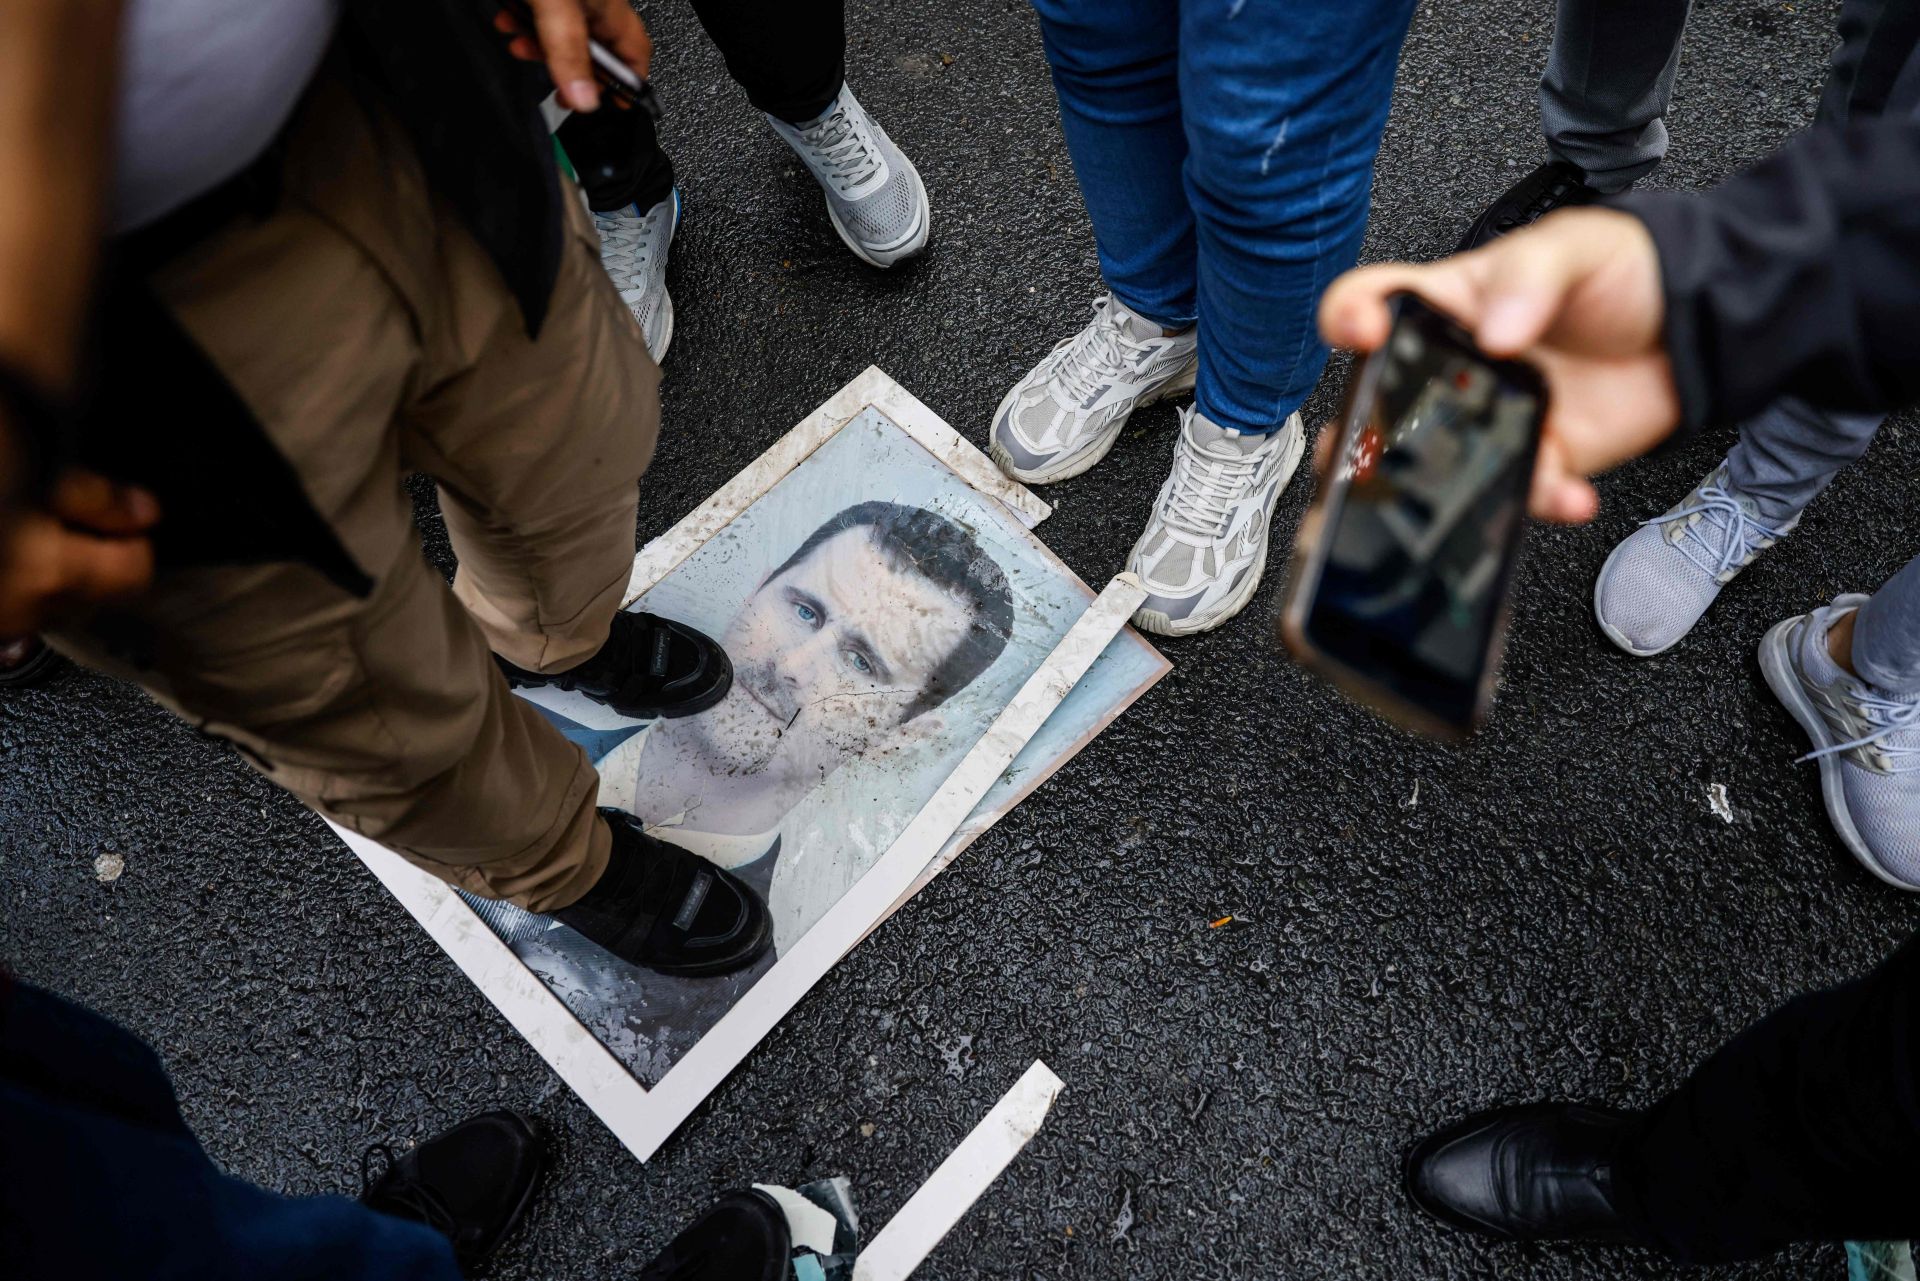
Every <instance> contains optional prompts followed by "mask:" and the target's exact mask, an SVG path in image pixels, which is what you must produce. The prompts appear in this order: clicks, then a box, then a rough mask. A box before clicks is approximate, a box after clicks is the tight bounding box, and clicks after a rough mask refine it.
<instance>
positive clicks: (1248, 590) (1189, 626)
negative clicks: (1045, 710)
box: [1128, 428, 1307, 636]
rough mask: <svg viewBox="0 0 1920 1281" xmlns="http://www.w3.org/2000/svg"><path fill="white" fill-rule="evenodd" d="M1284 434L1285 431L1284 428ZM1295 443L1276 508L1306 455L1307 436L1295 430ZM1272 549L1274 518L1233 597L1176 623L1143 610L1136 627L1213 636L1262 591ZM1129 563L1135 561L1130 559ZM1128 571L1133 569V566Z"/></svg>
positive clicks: (1278, 489) (1278, 490) (1160, 633)
mask: <svg viewBox="0 0 1920 1281" xmlns="http://www.w3.org/2000/svg"><path fill="white" fill-rule="evenodd" d="M1282 430H1283V431H1284V430H1285V428H1282ZM1292 435H1293V439H1292V441H1290V442H1289V443H1288V445H1287V455H1286V457H1285V459H1284V460H1283V461H1282V462H1281V464H1280V483H1279V484H1278V485H1276V486H1274V491H1273V494H1274V505H1275V506H1276V507H1277V506H1278V505H1279V501H1280V495H1281V494H1283V493H1285V492H1286V489H1287V486H1288V485H1289V484H1291V483H1292V482H1293V474H1294V473H1295V472H1296V471H1298V470H1300V459H1301V457H1302V456H1303V455H1304V454H1305V453H1306V449H1307V433H1306V432H1305V431H1304V430H1296V431H1294V432H1293V433H1292ZM1272 546H1273V516H1272V514H1271V513H1269V514H1268V516H1267V536H1266V537H1265V538H1263V539H1261V540H1260V551H1259V553H1258V554H1257V555H1255V556H1254V558H1253V569H1252V570H1251V571H1250V572H1249V573H1248V574H1247V576H1246V577H1245V578H1244V579H1242V580H1241V583H1240V585H1239V586H1238V587H1236V588H1234V589H1233V593H1232V594H1231V595H1229V596H1228V597H1226V598H1225V599H1224V600H1222V601H1221V602H1220V603H1219V604H1218V605H1216V606H1214V607H1213V608H1212V609H1211V610H1208V611H1207V612H1205V613H1202V614H1195V615H1192V616H1190V617H1187V618H1181V619H1174V618H1170V617H1168V616H1167V615H1166V614H1164V613H1162V612H1161V611H1159V610H1156V609H1142V610H1140V611H1138V612H1137V613H1135V614H1134V616H1133V625H1134V626H1135V627H1138V628H1139V629H1140V630H1141V631H1143V632H1152V633H1153V634H1154V635H1155V636H1193V635H1196V634H1198V633H1200V632H1210V631H1212V630H1213V629H1214V628H1216V627H1218V626H1220V625H1221V624H1222V623H1224V622H1226V621H1227V620H1228V619H1231V618H1233V617H1234V616H1235V615H1237V614H1239V613H1240V612H1241V611H1242V610H1244V609H1245V608H1246V607H1247V606H1248V605H1249V604H1251V603H1252V602H1253V594H1254V593H1255V592H1256V591H1258V590H1259V589H1260V580H1261V579H1262V578H1264V577H1265V576H1266V572H1267V550H1268V549H1269V548H1270V547H1272ZM1128 559H1129V560H1131V559H1132V557H1128ZM1128 568H1132V566H1131V565H1129V566H1128Z"/></svg>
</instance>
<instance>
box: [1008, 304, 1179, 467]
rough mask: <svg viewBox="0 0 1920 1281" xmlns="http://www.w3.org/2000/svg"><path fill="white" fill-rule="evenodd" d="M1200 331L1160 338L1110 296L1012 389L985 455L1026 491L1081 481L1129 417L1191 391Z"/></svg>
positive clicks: (1152, 326) (1156, 327)
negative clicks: (1072, 479)
mask: <svg viewBox="0 0 1920 1281" xmlns="http://www.w3.org/2000/svg"><path fill="white" fill-rule="evenodd" d="M1198 346H1199V339H1198V337H1197V336H1196V332H1195V328H1191V327H1190V328H1188V329H1187V331H1186V332H1185V333H1179V334H1163V333H1161V332H1160V326H1159V325H1156V324H1154V323H1153V322H1152V321H1150V320H1147V319H1145V318H1144V317H1141V316H1137V315H1135V314H1134V313H1133V312H1131V311H1129V310H1127V308H1126V307H1125V306H1124V305H1122V304H1121V303H1119V302H1116V301H1115V300H1114V298H1113V296H1112V295H1110V294H1103V295H1101V296H1100V297H1098V298H1096V299H1094V300H1093V320H1092V322H1091V323H1090V324H1088V325H1087V327H1086V328H1085V329H1082V330H1081V331H1080V332H1079V333H1077V334H1075V335H1074V336H1073V337H1071V338H1068V339H1066V340H1065V341H1064V342H1062V343H1060V344H1059V345H1058V346H1056V347H1055V348H1054V349H1053V350H1052V351H1050V352H1048V353H1047V356H1046V358H1045V359H1044V360H1042V361H1041V362H1040V363H1039V364H1037V365H1035V366H1034V367H1033V369H1032V370H1031V371H1029V372H1028V374H1027V376H1026V377H1025V378H1022V379H1021V380H1020V381H1019V382H1017V383H1015V384H1014V385H1013V390H1011V391H1009V392H1008V393H1007V394H1006V396H1005V398H1003V399H1002V400H1001V401H1000V407H999V408H998V409H996V410H994V411H993V441H992V444H991V445H990V446H989V447H988V452H989V453H991V454H992V455H993V461H994V462H996V463H998V464H1000V470H1001V471H1003V472H1005V473H1007V475H1009V476H1011V477H1013V478H1014V479H1015V480H1018V481H1024V482H1025V483H1027V484H1029V485H1047V484H1051V483H1053V482H1054V481H1056V480H1065V479H1067V478H1068V477H1069V476H1078V475H1079V474H1080V473H1081V472H1083V471H1085V470H1087V469H1088V468H1089V467H1091V466H1093V465H1094V464H1095V463H1097V462H1099V461H1100V460H1101V459H1102V458H1105V457H1106V456H1107V451H1108V450H1110V449H1112V448H1113V442H1114V441H1116V440H1118V439H1120V429H1121V428H1122V427H1124V426H1126V425H1127V415H1129V414H1131V413H1132V412H1133V411H1134V410H1136V409H1139V408H1140V407H1142V406H1144V405H1151V404H1152V403H1153V402H1154V401H1156V400H1164V399H1166V398H1167V397H1168V396H1177V395H1179V394H1180V393H1181V392H1184V391H1191V390H1192V389H1193V378H1194V370H1195V368H1196V367H1197V365H1198V357H1197V355H1196V352H1197V350H1198Z"/></svg>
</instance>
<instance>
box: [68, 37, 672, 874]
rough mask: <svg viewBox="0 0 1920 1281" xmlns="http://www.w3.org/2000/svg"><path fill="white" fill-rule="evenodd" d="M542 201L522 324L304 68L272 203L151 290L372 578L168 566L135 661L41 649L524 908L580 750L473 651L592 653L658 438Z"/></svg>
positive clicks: (652, 387) (593, 826)
mask: <svg viewBox="0 0 1920 1281" xmlns="http://www.w3.org/2000/svg"><path fill="white" fill-rule="evenodd" d="M563 203H564V204H565V206H566V209H567V217H568V235H567V242H566V245H565V247H564V250H563V254H562V261H561V265H560V277H559V284H558V286H557V288H556V289H555V291H554V295H553V300H552V306H551V310H550V312H549V314H548V317H547V320H546V323H545V325H544V327H543V328H542V330H541V332H540V337H539V340H538V341H537V342H535V341H530V340H529V339H528V337H527V334H526V330H525V327H524V325H523V323H522V320H521V315H520V312H519V310H518V308H517V306H516V305H515V302H514V299H513V297H512V296H511V295H510V294H509V293H508V291H507V288H506V285H505V284H504V282H503V281H502V279H501V278H500V276H499V274H498V272H497V271H496V270H495V268H494V267H493V265H492V263H491V261H490V260H489V259H488V258H487V257H486V256H485V254H484V253H483V252H482V250H481V249H480V247H479V245H478V244H477V243H476V242H475V241H474V240H473V239H472V237H471V236H469V235H468V234H467V233H466V232H465V231H464V230H463V229H462V228H461V226H460V225H459V224H458V223H457V222H456V220H455V219H454V217H453V215H452V214H451V212H450V211H449V210H448V208H447V207H446V206H445V205H444V204H442V203H441V202H440V201H439V200H437V199H436V198H435V197H434V196H433V194H432V193H431V192H430V191H429V190H428V188H427V186H426V183H425V180H424V178H423V177H422V175H421V172H420V167H419V163H418V159H417V157H416V155H415V154H414V152H413V150H412V148H411V144H410V143H409V142H408V141H407V139H406V138H405V136H404V135H403V134H401V133H400V131H399V130H398V128H397V127H396V126H395V125H393V123H392V122H391V121H389V120H387V119H385V118H384V117H381V116H378V115H375V114H370V113H369V111H368V110H367V109H365V108H364V107H362V106H361V105H360V103H358V102H357V101H356V100H355V98H354V96H353V95H352V94H351V93H350V92H349V91H348V90H347V89H346V88H345V87H344V86H343V85H341V84H339V83H337V82H335V81H333V80H331V79H329V78H328V77H327V76H326V74H325V73H323V75H322V78H321V79H320V80H319V81H317V82H316V84H315V86H314V88H313V89H312V90H311V91H310V92H309V94H308V96H307V99H306V101H305V102H304V103H303V105H302V106H301V108H300V111H299V114H298V115H297V116H296V118H295V121H294V124H293V132H292V134H291V136H290V147H289V157H288V163H287V167H286V182H285V196H284V199H283V201H282V204H281V207H280V209H279V210H278V212H276V213H275V214H274V215H273V216H272V217H270V218H268V219H267V220H265V221H263V222H253V221H246V220H242V221H240V222H237V223H235V224H234V225H232V226H231V227H229V228H226V229H224V230H223V231H221V232H219V233H217V234H216V235H214V236H213V237H212V238H210V239H209V240H207V241H206V242H204V243H202V244H200V245H198V246H196V247H195V248H193V249H191V250H189V251H188V252H187V253H186V254H185V255H183V256H182V257H180V258H178V259H177V260H175V261H173V262H171V263H170V264H169V265H168V266H167V267H166V268H165V269H164V270H163V271H162V273H161V274H160V275H159V276H158V277H156V279H155V284H156V287H157V289H158V291H159V293H160V296H161V298H162V299H163V300H164V301H165V303H166V304H167V305H168V306H169V307H170V308H171V309H172V310H173V312H174V313H175V314H176V315H177V316H178V317H179V319H180V321H181V323H182V324H183V325H184V326H185V327H186V329H187V330H188V332H189V333H191V334H192V335H193V337H194V338H195V339H196V340H197V341H198V342H199V343H200V345H201V346H202V347H203V348H204V349H205V351H206V352H207V354H208V355H209V356H210V357H211V358H212V359H213V361H214V363H215V364H216V365H217V366H218V367H219V368H220V369H221V371H222V372H223V373H224V374H225V375H226V377H227V379H228V381H229V382H231V384H232V385H233V388H234V390H235V391H236V392H238V393H239V395H240V397H241V398H242V399H243V400H244V401H245V402H246V404H247V405H248V406H249V407H250V408H251V409H252V410H253V412H254V414H255V416H256V417H257V418H258V420H259V422H260V423H261V425H262V426H263V427H264V428H265V430H266V432H267V434H268V436H269V437H270V438H271V439H272V441H273V443H274V444H275V445H276V446H277V447H278V448H279V449H280V451H281V453H282V454H284V455H285V456H286V458H287V459H288V461H289V462H290V463H292V465H293V468H294V470H295V471H296V472H297V473H298V474H299V476H300V479H301V482H302V484H303V486H304V488H305V490H306V494H307V497H308V499H309V500H311V502H312V503H313V506H314V508H315V510H317V511H318V512H319V514H320V515H321V517H322V518H324V519H325V520H326V521H327V522H328V523H329V524H331V526H332V527H333V529H334V531H335V532H336V533H337V534H338V536H339V538H340V541H341V542H342V544H343V545H344V546H345V547H346V549H347V551H348V552H349V553H350V554H351V555H352V556H353V558H354V560H355V561H356V562H357V563H358V564H359V565H360V567H361V568H362V569H363V570H365V571H366V572H367V573H368V574H370V575H372V576H373V577H374V579H375V580H376V582H377V586H376V588H375V590H374V592H373V593H372V595H371V596H370V597H369V598H366V599H359V598H355V597H353V596H350V595H349V594H347V593H346V592H344V591H342V590H341V589H340V588H338V587H336V586H334V585H332V584H331V583H329V582H328V581H327V580H325V579H324V578H322V577H321V575H320V574H319V573H318V572H316V571H314V570H312V569H310V568H307V567H304V566H301V565H293V564H277V565H265V566H254V567H245V568H195V569H189V570H178V571H172V572H167V573H164V574H163V575H162V576H161V577H160V578H159V580H158V581H157V582H156V583H155V584H154V586H153V588H152V589H151V591H150V592H149V593H148V594H147V595H146V596H144V597H143V598H142V599H140V600H139V601H136V602H134V604H133V605H132V607H131V610H130V612H131V613H132V614H133V615H134V617H135V619H136V620H137V621H138V622H139V623H140V624H142V630H143V631H148V632H150V634H151V637H152V641H153V651H152V665H151V666H150V667H148V666H141V667H138V668H135V667H132V666H130V665H128V664H127V663H126V662H124V661H121V660H119V659H116V658H115V657H114V656H113V655H112V654H111V653H110V652H109V649H108V646H107V644H106V643H105V641H104V639H103V638H102V637H100V636H97V635H95V634H92V633H90V632H89V631H88V630H86V629H85V628H84V627H82V628H78V629H74V630H69V631H67V632H65V633H63V634H61V635H58V636H56V637H54V638H53V640H54V643H55V644H56V645H57V647H58V648H60V649H62V650H64V651H65V652H66V653H68V654H69V655H71V656H72V657H74V658H77V659H78V660H79V661H81V662H83V663H86V664H87V665H89V666H93V667H98V668H101V669H104V670H106V671H109V672H112V673H113V674H115V675H118V676H121V677H124V678H126V679H128V680H131V681H135V682H138V683H139V684H140V685H142V686H144V687H145V688H146V689H147V691H148V692H149V693H151V694H152V695H153V697H154V698H156V699H157V700H159V701H160V702H161V703H162V704H164V705H165V706H167V707H168V708H170V709H172V710H173V711H175V712H176V713H178V714H179V715H180V716H182V717H184V718H185V719H186V720H188V721H189V722H191V723H193V724H195V725H199V726H202V727H204V728H205V729H206V730H208V731H209V732H211V733H214V734H218V735H220V736H222V737H225V738H228V739H231V740H232V741H233V742H235V743H237V744H239V745H240V746H241V747H242V748H243V749H245V753H246V755H248V756H249V757H250V758H251V759H253V760H254V762H255V764H256V765H257V766H258V767H259V768H260V769H262V770H263V771H264V772H265V773H266V775H267V776H268V777H269V778H271V779H273V780H274V781H275V782H276V783H279V784H280V785H281V786H282V787H285V788H286V789H287V790H288V791H290V792H292V793H293V794H294V795H296V796H298V797H299V798H300V799H301V800H303V801H305V802H306V803H307V804H308V805H310V806H312V807H313V808H314V809H315V810H318V811H319V812H320V813H321V814H324V815H325V816H326V817H328V818H330V819H333V820H334V821H335V822H337V823H339V824H341V825H342V826H343V827H347V828H350V829H352V830H354V831H356V832H359V833H361V834H362V835H365V836H367V837H369V838H371V839H372V840H375V841H378V842H379V843H381V844H382V845H385V846H387V847H389V848H390V849H393V850H396V851H398V852H399V853H400V854H402V855H403V856H405V857H406V858H408V859H409V860H411V861H412V862H414V863H416V864H418V865H420V866H421V867H423V868H425V869H427V870H428V871H430V872H432V873H434V874H435V875H436V876H439V877H441V878H442V879H444V880H446V881H449V882H451V883H452V884H454V885H457V886H459V887H461V888H463V889H467V890H471V891H472V892H474V893H476V894H482V895H486V896H488V897H490V898H506V899H512V900H513V901H514V902H517V903H519V904H521V905H523V906H525V907H527V908H530V909H533V910H535V911H544V910H551V909H553V908H556V907H560V906H564V905H565V904H567V903H570V902H572V901H573V900H575V899H577V898H578V897H579V896H580V895H581V894H583V893H584V892H585V891H586V890H587V888H588V887H589V886H591V885H592V884H593V882H594V881H595V880H596V879H598V877H599V876H600V874H601V872H602V871H603V870H604V869H605V867H606V862H607V853H608V847H609V842H610V840H611V837H610V835H609V833H608V831H607V827H606V825H605V824H604V823H602V822H600V821H599V819H598V816H597V815H596V813H595V799H596V795H597V791H598V787H599V780H598V777H597V776H596V775H595V773H594V770H593V766H592V764H591V763H590V762H589V761H588V760H587V759H586V756H585V754H584V753H583V752H581V750H580V749H579V748H577V747H575V746H574V745H572V744H571V743H569V742H567V741H566V740H565V739H564V738H563V737H561V735H560V734H559V733H558V732H557V731H556V730H555V729H554V728H553V727H552V726H551V725H550V724H549V723H548V722H547V721H546V720H544V719H543V718H542V717H541V716H540V715H539V713H538V712H536V711H535V710H534V709H533V708H532V707H531V706H529V705H528V704H527V703H525V702H524V701H522V700H521V699H518V698H516V697H514V696H513V695H512V694H511V693H510V692H509V691H508V688H507V686H506V683H505V682H504V681H503V680H502V679H501V677H500V674H499V672H498V671H497V670H496V669H495V667H494V665H493V662H492V659H491V657H490V651H491V653H497V654H500V655H502V656H503V657H505V658H507V659H508V660H509V661H511V662H514V663H517V664H519V665H521V666H523V667H528V668H534V669H538V670H548V671H553V670H561V669H564V668H567V667H571V666H573V665H574V664H576V663H578V662H580V661H581V660H582V659H584V658H586V657H587V656H589V655H591V654H592V653H593V652H594V651H595V650H597V649H598V648H599V647H600V645H601V643H602V642H603V641H604V640H605V639H606V635H607V630H608V627H609V625H610V624H611V621H612V618H613V614H614V611H615V610H616V609H618V608H619V605H620V598H621V595H622V592H623V590H624V588H625V586H626V583H627V577H628V572H629V570H630V568H631V566H632V561H633V552H634V518H635V502H636V494H637V490H636V483H637V481H638V479H639V477H640V473H641V472H642V471H643V470H644V469H645V467H646V464H647V462H648V460H649V458H650V457H651V456H652V452H653V446H654V441H655V438H656V435H657V433H658V429H659V401H658V397H657V394H656V393H657V388H658V385H659V371H658V369H657V368H656V367H655V366H654V363H653V361H652V360H651V358H649V356H648V354H647V349H646V346H645V344H644V343H643V342H642V340H641V336H640V330H639V328H638V326H637V325H636V324H635V323H634V321H633V318H632V316H631V315H630V314H629V313H628V311H627V309H626V306H625V305H624V304H623V303H622V302H621V301H620V298H619V296H618V294H617V293H616V292H615V290H614V287H613V285H612V283H611V282H610V281H609V280H608V278H607V276H606V273H605V272H604V271H603V270H602V269H601V266H600V259H599V246H598V242H597V240H596V237H595V234H594V230H593V224H592V222H591V220H590V219H589V218H588V217H587V216H586V214H585V211H584V210H583V209H582V207H581V205H580V202H579V201H578V200H577V199H576V198H574V196H573V192H572V189H571V187H569V188H568V189H567V198H566V199H565V200H564V201H563ZM168 408H169V409H170V410H171V412H173V413H175V414H178V413H180V412H181V411H182V410H183V409H184V408H185V407H181V406H172V407H168ZM416 470H417V471H421V472H425V473H427V474H429V475H431V476H432V477H434V478H435V480H436V481H437V482H438V483H439V487H440V505H441V510H442V511H443V512H444V513H445V516H446V522H447V531H448V533H449V535H450V536H451V538H452V540H453V546H454V550H455V552H456V553H457V554H458V557H459V562H460V568H459V572H458V574H457V575H456V576H455V578H454V582H453V586H452V589H451V590H449V589H448V587H447V586H446V584H445V583H444V582H442V581H441V579H440V577H439V575H438V574H436V573H434V571H433V570H432V569H431V567H429V566H428V564H427V563H426V561H425V559H424V558H423V556H422V554H421V550H420V545H419V541H418V538H417V536H416V534H415V532H414V529H413V520H412V507H411V504H410V502H409V500H408V498H407V495H406V493H405V491H404V490H403V488H402V484H401V482H402V479H403V477H404V476H405V474H406V473H408V472H409V471H416Z"/></svg>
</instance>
